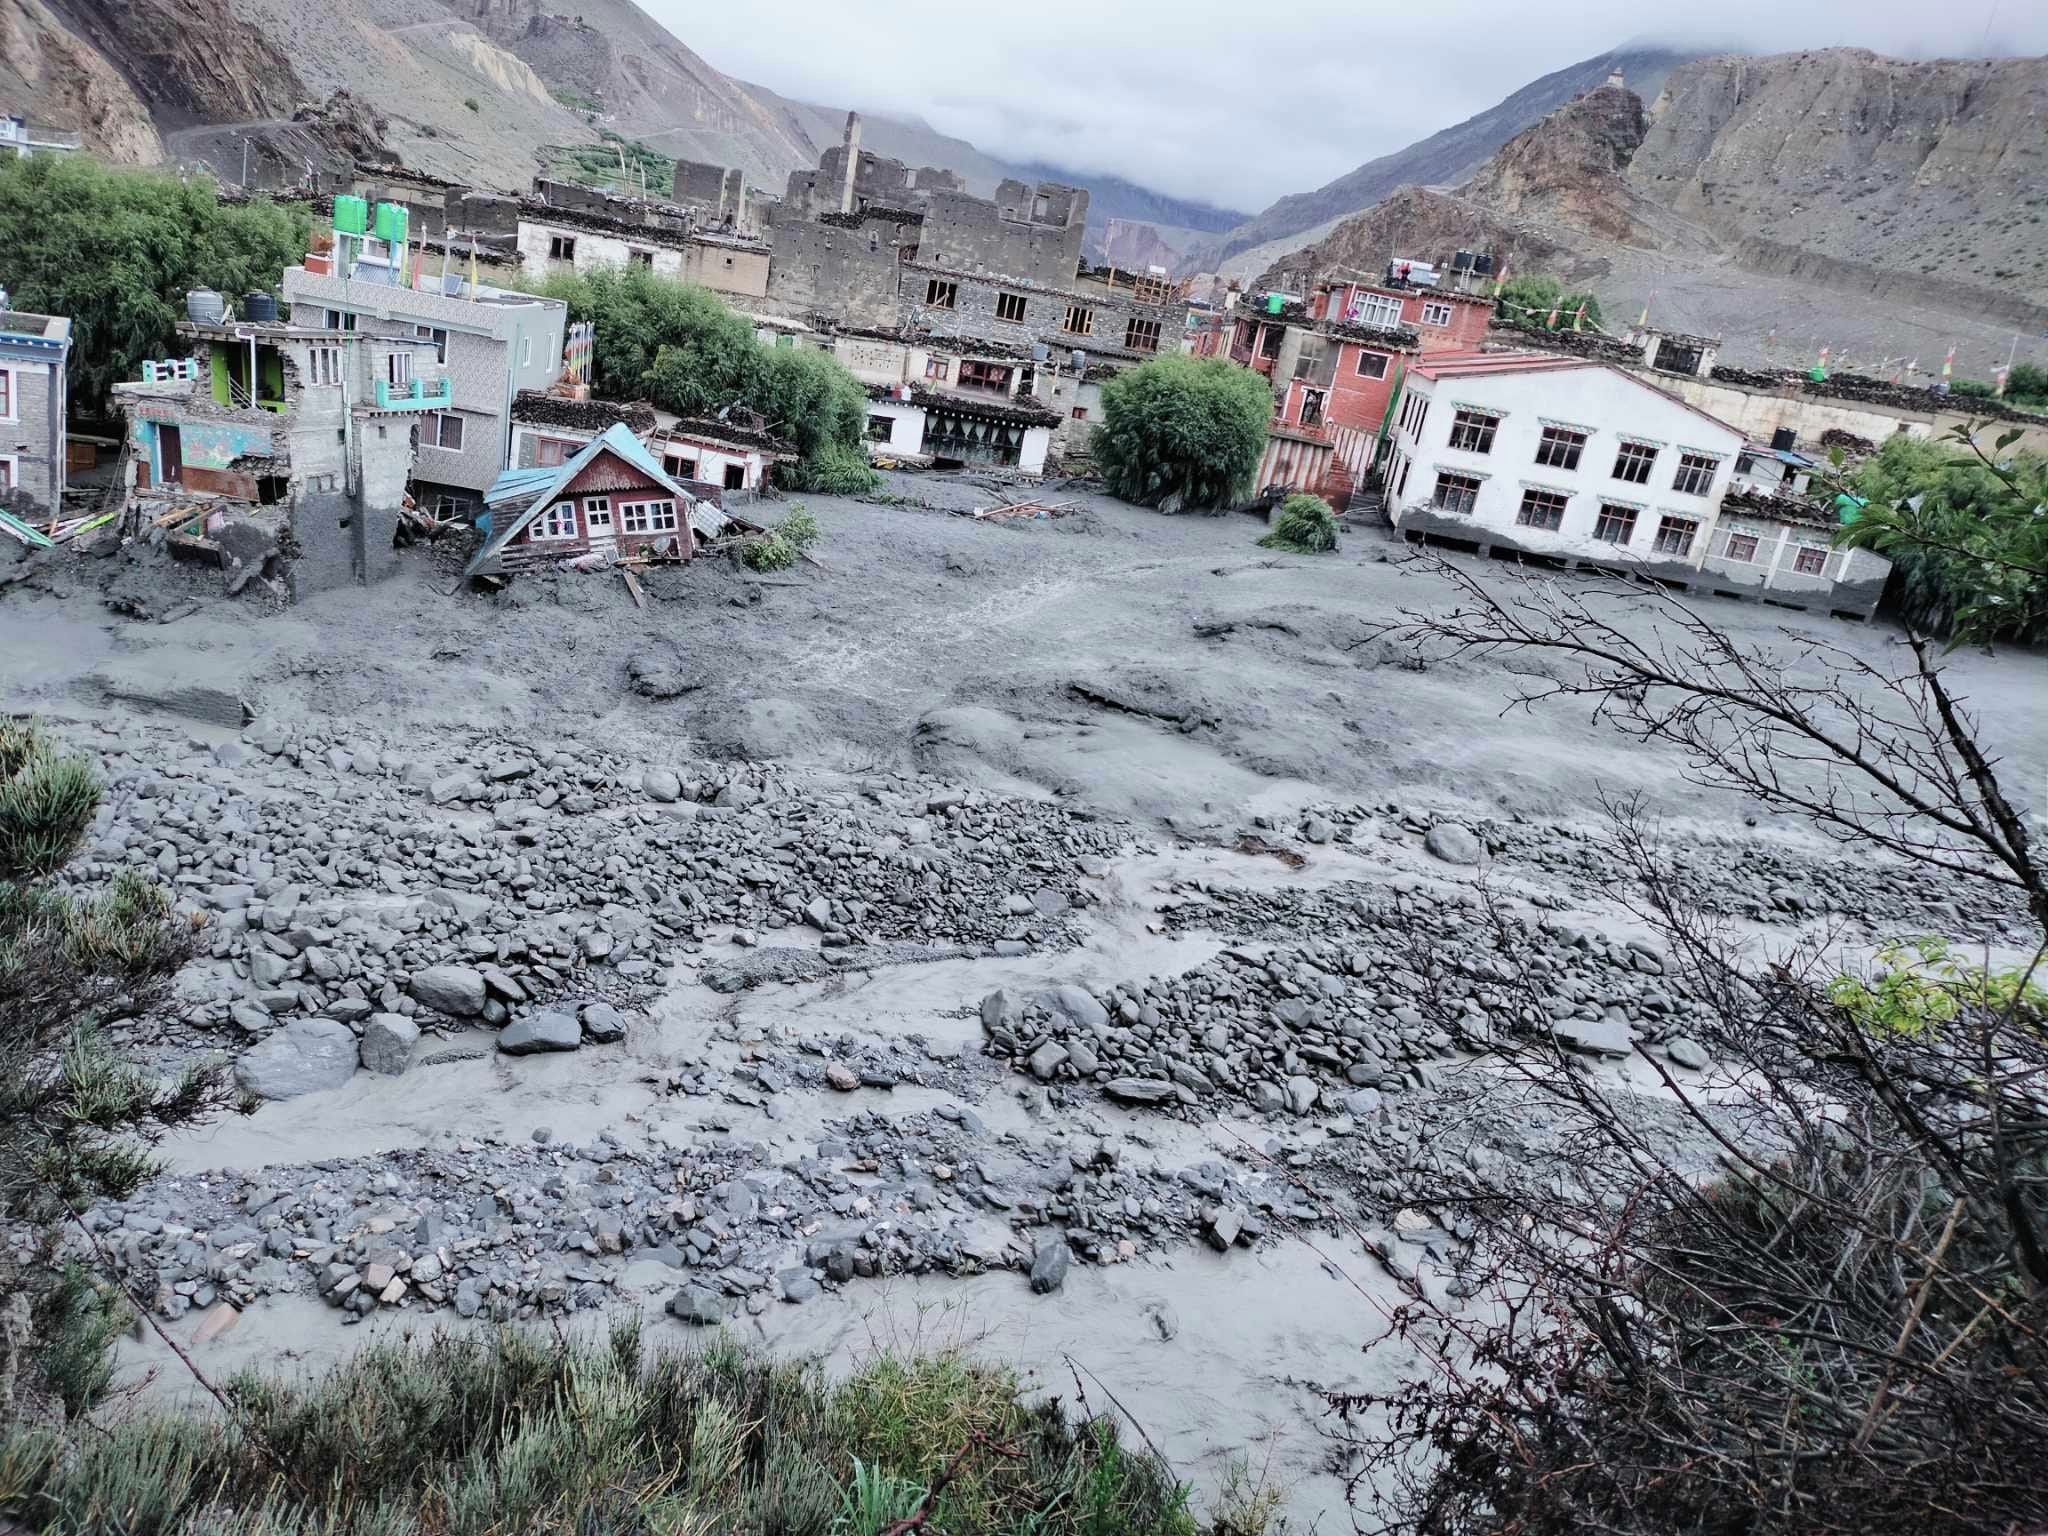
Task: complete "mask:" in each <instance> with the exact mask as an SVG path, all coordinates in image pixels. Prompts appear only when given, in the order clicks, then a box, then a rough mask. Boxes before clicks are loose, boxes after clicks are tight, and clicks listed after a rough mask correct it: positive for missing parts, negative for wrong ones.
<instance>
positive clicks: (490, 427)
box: [284, 242, 568, 520]
mask: <svg viewBox="0 0 2048 1536" xmlns="http://www.w3.org/2000/svg"><path fill="white" fill-rule="evenodd" d="M405 279H406V274H404V273H403V272H402V271H400V270H399V269H398V266H397V265H396V264H394V262H393V261H392V259H391V257H390V255H389V253H388V252H380V251H378V250H376V249H375V248H374V242H370V243H369V248H367V249H366V250H365V252H364V253H363V255H362V256H361V258H360V259H358V260H355V261H353V262H350V261H346V260H344V259H341V258H337V257H335V256H332V255H324V254H321V253H317V252H316V253H315V254H313V255H309V256H308V257H307V258H306V261H305V262H304V264H303V265H300V266H296V267H288V268H286V269H285V273H284V297H285V299H286V300H287V301H288V302H289V303H290V304H291V306H292V321H293V325H294V327H301V326H303V327H306V328H308V329H316V330H328V331H355V332H362V333H369V334H374V335H378V336H385V337H408V338H420V339H425V340H428V341H430V342H432V344H433V357H434V369H435V375H434V377H435V383H434V385H433V390H434V394H433V395H432V396H431V398H430V401H429V402H428V403H425V404H420V403H419V402H421V400H422V397H421V395H420V390H421V388H423V387H425V386H424V382H423V380H422V379H421V377H420V375H419V374H418V373H416V372H408V371H406V370H408V369H410V368H412V366H413V365H412V364H411V362H410V361H407V360H405V358H404V357H403V356H402V355H401V354H397V353H394V354H392V355H391V357H390V359H389V360H388V362H387V363H386V367H387V368H388V369H389V370H390V372H389V373H388V375H387V376H385V377H383V378H381V379H380V380H378V381H377V382H378V383H379V385H380V387H381V388H382V390H383V391H384V394H385V396H386V397H387V398H391V399H401V398H403V399H406V400H408V401H409V402H413V403H415V406H416V408H418V409H421V410H422V411H423V412H424V414H423V415H422V418H421V421H420V442H419V462H418V464H417V465H416V466H415V468H414V471H413V473H414V482H415V492H414V493H415V496H416V497H417V499H418V500H419V504H420V505H421V507H422V508H424V509H425V510H428V511H430V512H432V513H433V514H434V515H435V516H436V517H437V518H441V519H444V520H445V519H447V518H451V517H468V516H471V515H473V514H474V513H475V511H476V510H477V508H478V506H479V505H480V504H481V501H482V497H483V493H484V492H485V491H487V490H488V489H490V486H491V484H492V482H493V481H494V480H496V478H497V476H498V472H499V471H500V470H501V469H503V468H504V466H505V463H506V461H507V457H508V455H509V453H510V451H511V443H512V401H513V399H514V397H515V396H517V394H518V393H519V391H520V390H522V389H545V388H547V387H548V386H549V385H550V384H552V383H554V382H555V380H556V379H557V378H558V377H560V375H561V372H562V339H563V333H564V332H565V330H566V329H567V325H568V308H567V306H566V305H564V304H563V303H562V302H561V301H560V300H559V299H544V298H538V297H536V296H534V295H532V294H528V293H518V292H514V291H510V290H506V289H500V288H492V287H490V286H489V285H487V284H479V285H477V287H476V288H475V289H474V290H472V289H471V287H470V284H469V282H468V280H467V278H466V277H460V276H456V275H454V274H452V273H451V274H450V275H449V276H448V277H447V278H446V279H445V280H443V279H441V278H440V277H438V276H436V275H435V274H433V273H431V272H429V273H426V274H425V278H424V280H425V282H426V284H427V286H426V287H424V288H414V287H410V286H407V285H406V281H405Z"/></svg>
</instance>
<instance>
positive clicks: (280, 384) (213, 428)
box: [114, 320, 447, 595]
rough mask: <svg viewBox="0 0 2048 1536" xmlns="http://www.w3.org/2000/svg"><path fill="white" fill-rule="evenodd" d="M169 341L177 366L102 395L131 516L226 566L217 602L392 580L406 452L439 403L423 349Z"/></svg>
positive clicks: (306, 337) (265, 337) (363, 340)
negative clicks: (260, 581) (113, 425)
mask: <svg viewBox="0 0 2048 1536" xmlns="http://www.w3.org/2000/svg"><path fill="white" fill-rule="evenodd" d="M179 332H180V334H181V335H184V336H186V337H187V338H189V339H190V340H191V342H192V344H193V350H192V352H191V354H190V355H189V356H185V357H177V358H165V359H158V360H152V361H150V362H147V363H145V364H144V365H143V370H142V373H143V376H142V378H141V380H140V381H131V382H126V383H121V384H117V385H115V386H114V396H115V399H116V401H117V403H118V405H119V407H120V409H121V411H122V413H123V415H124V416H125V418H126V421H127V428H126V441H127V451H128V461H127V469H126V472H125V483H126V486H127V491H128V498H127V499H128V504H129V507H130V508H131V509H139V510H140V512H141V513H142V514H143V515H146V516H147V517H148V518H149V519H150V520H151V521H159V520H161V519H163V518H165V517H167V516H168V517H170V518H171V521H170V522H169V523H168V524H167V525H166V526H169V527H170V528H171V529H172V530H173V533H174V535H175V536H176V537H177V538H178V539H180V540H181V541H182V548H183V550H184V552H186V553H189V554H194V555H198V556H201V557H205V558H211V559H214V560H216V561H218V562H219V563H220V564H222V565H223V566H225V567H227V568H228V570H229V573H230V590H239V586H240V585H241V584H246V582H247V581H249V580H252V579H254V578H255V577H257V576H259V575H263V576H270V577H273V578H276V579H278V580H279V582H280V585H281V586H286V587H287V589H288V590H289V592H291V593H292V594H294V595H305V594H307V593H311V592H316V591H323V590H327V589H329V588H333V587H339V586H347V585H349V584H351V583H358V582H366V581H375V580H378V579H381V578H382V577H384V576H387V575H389V574H390V573H391V571H392V570H393V569H394V567H395V560H396V557H395V555H394V553H393V548H392V544H393V538H394V535H395V534H396V531H397V527H398V522H399V517H400V509H401V507H402V505H403V503H404V500H405V496H406V486H407V481H408V480H409V478H410V477H411V474H412V471H413V465H414V460H415V457H416V447H417V444H418V442H419V441H420V439H421V435H422V432H423V431H425V432H428V433H431V432H433V431H434V427H433V425H432V423H434V421H435V420H436V414H437V413H436V410H435V407H436V406H437V404H439V403H441V402H444V401H445V399H446V395H447V375H446V372H445V369H444V368H443V366H442V365H441V363H440V362H439V361H438V360H437V357H436V353H437V348H436V344H435V342H434V341H433V339H432V338H430V337H420V336H410V335H404V336H401V335H388V336H387V335H378V334H376V333H374V332H370V331H366V330H349V329H343V328H341V327H338V326H336V327H331V328H315V327H309V326H302V325H291V326H286V325H281V324H278V323H276V322H268V323H246V322H238V321H232V320H230V321H223V322H222V323H219V324H214V325H190V324H187V325H181V326H180V327H179ZM394 378H403V379H405V380H406V381H407V383H406V385H405V386H404V387H397V388H394V386H393V385H392V383H391V381H392V379H394ZM180 513H183V514H188V515H187V516H185V517H179V516H177V515H176V514H180ZM287 526H289V528H290V529H291V532H292V536H293V537H292V540H291V543H292V545H294V546H295V548H296V554H295V555H293V556H292V557H291V558H290V559H289V560H288V561H287V560H286V559H285V557H284V555H283V553H282V549H281V544H282V540H281V535H282V533H283V532H284V530H285V528H286V527H287ZM237 576H239V581H237V579H236V578H237Z"/></svg>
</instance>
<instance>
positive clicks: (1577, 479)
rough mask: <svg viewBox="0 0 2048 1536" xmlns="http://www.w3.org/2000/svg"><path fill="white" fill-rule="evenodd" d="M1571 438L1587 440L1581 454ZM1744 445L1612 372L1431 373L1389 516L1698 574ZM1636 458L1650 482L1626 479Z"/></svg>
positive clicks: (1480, 367) (1395, 467)
mask: <svg viewBox="0 0 2048 1536" xmlns="http://www.w3.org/2000/svg"><path fill="white" fill-rule="evenodd" d="M1461 413H1464V414H1463V415H1462V417H1461ZM1489 421H1490V422H1491V429H1490V431H1489V430H1487V429H1486V428H1485V427H1484V425H1483V423H1486V422H1489ZM1475 424H1481V425H1475ZM1546 434H1547V435H1546ZM1566 434H1569V435H1571V436H1574V437H1577V438H1578V439H1579V442H1578V444H1577V451H1576V453H1572V452H1570V451H1569V448H1570V440H1569V437H1567V436H1566ZM1743 441H1744V439H1743V434H1742V433H1741V432H1740V431H1739V430H1737V429H1736V428H1735V427H1733V426H1730V425H1729V424H1728V423H1726V422H1723V421H1720V420H1717V419H1716V418H1714V417H1712V416H1709V415H1707V414H1706V413H1705V412H1703V411H1700V410H1697V409H1695V408H1693V407H1690V406H1688V405H1686V404H1685V403H1683V402H1682V401H1680V400H1678V399H1676V398H1674V397H1673V396H1671V395H1668V394H1666V393H1664V392H1663V391H1662V390H1659V389H1656V388H1653V387H1652V386H1650V385H1649V384H1646V383H1644V382H1643V381H1642V380H1640V379H1637V378H1635V377H1633V376H1631V375H1629V374H1627V373H1624V372H1622V371H1621V370H1620V369H1618V368H1612V367H1609V366H1607V365H1606V364H1602V363H1591V362H1585V361H1581V360H1578V359H1565V358H1558V357H1553V356H1546V355H1542V354H1507V353H1493V354H1478V355H1475V354H1465V355H1462V356H1459V357H1447V358H1440V359H1437V360H1435V361H1424V362H1422V363H1420V364H1418V365H1417V366H1416V367H1415V368H1414V369H1412V370H1411V371H1410V373H1409V376H1408V385H1407V388H1406V390H1405V392H1404V395H1403V399H1402V402H1401V406H1400V409H1399V410H1398V411H1397V413H1396V429H1395V433H1394V439H1393V445H1392V447H1393V455H1392V457H1391V459H1390V461H1389V468H1388V475H1387V486H1388V497H1387V509H1388V516H1389V518H1390V519H1391V520H1392V521H1393V522H1394V523H1395V524H1396V525H1397V526H1399V527H1402V528H1410V527H1420V528H1422V529H1423V530H1424V531H1427V532H1431V533H1439V534H1455V535H1457V536H1461V537H1464V538H1469V539H1471V540H1473V541H1474V542H1475V543H1479V544H1482V545H1486V544H1491V543H1502V544H1507V545H1512V546H1513V547H1516V548H1519V549H1522V550H1524V551H1527V552H1529V553H1532V554H1540V555H1546V556H1555V557H1559V558H1563V559H1567V560H1574V561H1576V560H1595V561H1602V562H1611V563H1625V562H1628V561H1630V560H1631V559H1634V560H1639V561H1642V562H1648V563H1656V564H1668V565H1675V566H1690V567H1694V568H1697V567H1698V566H1699V564H1700V562H1701V561H1702V560H1703V559H1705V558H1706V555H1707V552H1708V549H1709V546H1710V541H1711V536H1712V532H1713V528H1714V524H1715V521H1716V519H1717V518H1718V516H1719V513H1720V507H1721V499H1722V497H1723V496H1724V495H1726V494H1727V490H1728V484H1729V480H1730V477H1731V476H1732V474H1733V472H1734V468H1735V461H1736V457H1737V455H1738V454H1739V453H1740V452H1741V451H1742V447H1743ZM1624 454H1626V456H1627V457H1626V463H1627V464H1631V465H1633V464H1640V463H1641V462H1642V461H1643V458H1644V456H1645V455H1647V457H1648V463H1647V471H1646V473H1644V477H1643V478H1641V479H1634V478H1629V477H1628V476H1627V475H1626V474H1625V473H1622V472H1620V471H1622V470H1623V468H1624V457H1623V456H1624ZM1631 514H1632V515H1631Z"/></svg>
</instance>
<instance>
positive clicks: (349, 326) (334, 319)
mask: <svg viewBox="0 0 2048 1536" xmlns="http://www.w3.org/2000/svg"><path fill="white" fill-rule="evenodd" d="M326 321H327V325H326V329H328V330H330V331H352V330H354V329H355V328H356V317H355V315H354V314H353V313H352V312H351V311H349V310H346V309H330V310H328V311H327V312H326Z"/></svg>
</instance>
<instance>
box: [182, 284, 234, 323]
mask: <svg viewBox="0 0 2048 1536" xmlns="http://www.w3.org/2000/svg"><path fill="white" fill-rule="evenodd" d="M227 312H228V306H227V301H226V300H225V299H223V298H222V297H221V296H220V295H219V294H217V293H215V292H214V291H213V290H212V289H211V288H194V289H191V290H189V291H188V292H187V293H186V295H185V318H186V319H187V320H190V321H191V322H192V323H193V324H194V325H219V324H220V323H221V321H222V320H223V319H224V318H226V316H227Z"/></svg>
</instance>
